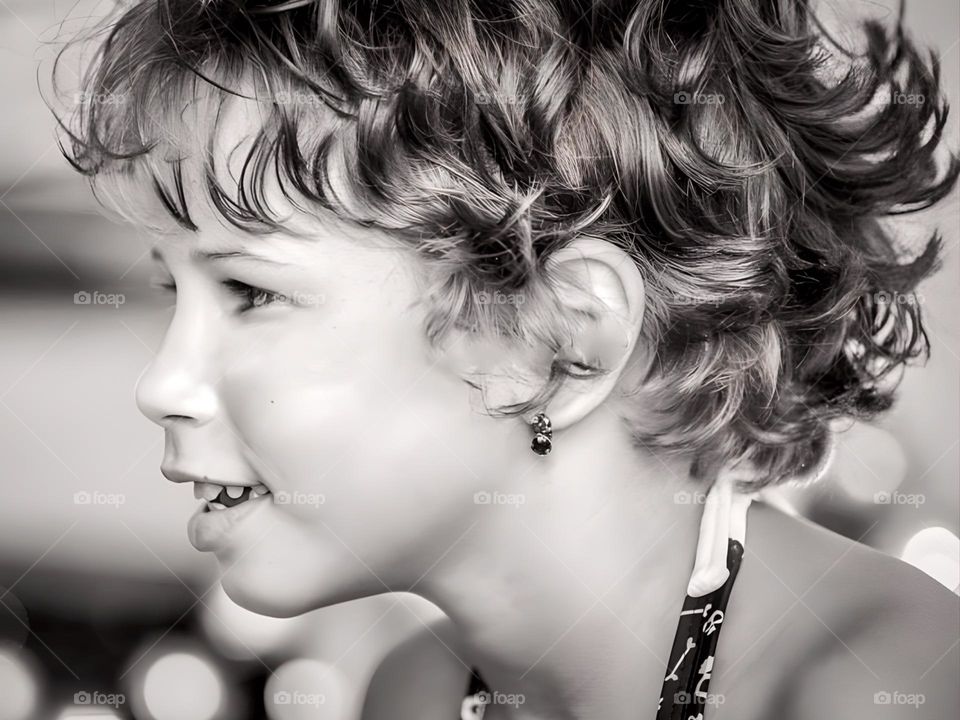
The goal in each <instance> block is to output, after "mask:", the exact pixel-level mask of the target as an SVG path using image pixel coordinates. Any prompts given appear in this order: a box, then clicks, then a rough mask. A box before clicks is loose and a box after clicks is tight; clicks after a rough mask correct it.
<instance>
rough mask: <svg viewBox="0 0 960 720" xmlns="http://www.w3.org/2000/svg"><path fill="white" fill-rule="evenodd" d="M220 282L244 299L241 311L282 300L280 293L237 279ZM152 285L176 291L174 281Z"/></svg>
mask: <svg viewBox="0 0 960 720" xmlns="http://www.w3.org/2000/svg"><path fill="white" fill-rule="evenodd" d="M220 284H221V285H222V286H223V287H224V288H226V289H227V290H228V291H229V292H230V294H231V295H233V296H235V297H238V298H240V299H241V300H245V301H246V304H245V305H243V306H242V307H241V308H240V310H239V312H241V313H244V312H247V311H249V310H253V309H255V308H260V307H265V306H266V305H271V304H273V303H275V302H280V301H282V300H283V296H282V295H278V294H277V293H272V292H270V291H269V290H264V289H263V288H258V287H254V286H253V285H247V284H246V283H244V282H240V281H239V280H223V281H221V282H220ZM154 287H157V288H160V289H162V290H166V291H168V292H172V293H176V292H177V286H176V283H172V282H156V283H154Z"/></svg>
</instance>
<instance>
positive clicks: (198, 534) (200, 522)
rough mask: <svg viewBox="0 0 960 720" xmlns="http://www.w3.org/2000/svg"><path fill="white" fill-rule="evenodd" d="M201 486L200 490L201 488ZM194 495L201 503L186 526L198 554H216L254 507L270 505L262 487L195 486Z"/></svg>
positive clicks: (269, 500)
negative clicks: (199, 552) (201, 500)
mask: <svg viewBox="0 0 960 720" xmlns="http://www.w3.org/2000/svg"><path fill="white" fill-rule="evenodd" d="M200 486H203V487H200ZM194 495H195V496H196V497H197V498H202V499H203V502H202V503H201V504H200V507H198V508H197V510H196V512H195V513H194V514H193V515H192V516H191V517H190V521H189V522H188V523H187V535H188V536H189V538H190V543H191V544H192V545H193V546H194V547H195V548H196V549H197V550H199V551H201V552H216V551H219V550H223V549H225V548H226V547H227V546H228V545H230V543H231V540H232V539H233V538H234V537H235V535H236V530H237V529H238V528H239V527H240V525H241V524H242V523H243V522H245V521H246V520H247V519H248V518H249V517H250V516H251V515H253V514H254V513H255V512H256V511H257V508H262V507H264V506H266V505H271V504H273V494H272V493H271V492H270V490H269V489H267V487H266V486H264V485H253V486H249V485H243V486H241V485H217V484H216V483H207V482H203V483H199V482H198V483H195V484H194Z"/></svg>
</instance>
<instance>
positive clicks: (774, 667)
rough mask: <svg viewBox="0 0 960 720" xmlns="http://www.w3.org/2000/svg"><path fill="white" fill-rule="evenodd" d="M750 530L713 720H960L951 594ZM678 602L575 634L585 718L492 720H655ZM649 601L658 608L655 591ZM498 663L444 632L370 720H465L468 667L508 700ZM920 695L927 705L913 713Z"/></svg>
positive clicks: (804, 536) (424, 636)
mask: <svg viewBox="0 0 960 720" xmlns="http://www.w3.org/2000/svg"><path fill="white" fill-rule="evenodd" d="M748 528H749V533H748V538H747V548H746V553H745V556H744V561H743V564H742V566H741V570H740V574H739V576H738V579H737V583H736V588H735V591H734V593H733V595H732V597H731V600H730V604H729V606H728V612H727V617H726V620H725V624H724V631H723V636H722V639H721V642H720V645H719V649H718V656H717V661H716V665H715V669H714V673H713V678H712V680H711V686H710V692H711V695H712V696H713V697H714V698H715V700H716V701H715V703H714V704H713V705H708V711H707V712H708V713H709V714H708V715H707V717H708V718H710V720H713V719H714V718H715V719H716V720H725V719H731V720H732V719H734V718H739V719H741V720H752V719H756V720H766V719H769V718H782V719H783V720H807V719H808V718H809V719H810V720H814V719H815V718H816V719H819V718H845V719H849V720H860V719H861V718H862V719H863V720H867V719H870V720H873V719H874V718H879V719H883V718H905V719H906V718H946V717H952V716H953V714H954V712H955V709H956V707H957V705H958V701H960V699H958V690H957V685H956V678H957V677H958V671H960V660H958V652H957V648H956V643H953V641H952V638H953V637H954V636H955V634H956V627H957V618H958V603H957V598H956V597H955V596H954V595H953V594H952V593H950V592H949V591H947V590H946V589H945V588H943V587H942V586H940V585H939V584H938V583H936V582H935V581H933V580H932V579H930V578H929V577H927V576H926V575H924V574H923V573H921V572H920V571H918V570H915V569H914V568H912V567H910V566H908V565H906V564H904V563H902V562H900V561H898V560H895V559H893V558H890V557H889V556H886V555H883V554H881V553H878V552H876V551H873V550H871V549H870V548H868V547H866V546H864V545H861V544H859V543H855V542H852V541H850V540H848V539H846V538H843V537H841V536H838V535H836V534H834V533H831V532H829V531H826V530H824V529H823V528H820V527H818V526H815V525H813V524H811V523H808V522H806V521H803V520H799V519H796V518H792V517H789V516H787V515H784V514H783V513H781V512H779V511H778V510H775V509H773V508H771V507H770V506H767V505H764V504H762V503H754V505H753V506H752V508H751V510H750V514H749V525H748ZM687 550H690V548H689V547H687V546H683V547H682V548H679V547H678V548H676V549H675V550H674V552H676V553H678V555H682V553H683V552H684V551H687ZM686 557H687V558H688V559H687V560H684V561H679V562H677V563H675V564H676V565H677V566H678V567H680V568H682V569H683V570H684V571H685V572H689V570H690V568H691V566H692V554H688V555H686ZM664 560H666V556H665V555H662V554H657V558H656V562H654V563H651V566H652V565H656V564H659V565H660V567H666V563H664ZM651 572H653V571H652V570H651ZM534 574H536V569H535V568H534V569H532V570H531V575H534ZM670 574H671V573H670V571H667V575H670ZM650 577H653V576H652V575H651V576H650ZM638 580H642V579H641V578H638ZM575 582H576V581H575V580H574V581H572V583H575ZM649 584H650V582H649V578H648V580H647V583H646V585H649ZM671 584H672V583H671ZM674 589H675V590H676V591H677V594H676V595H675V597H674V598H673V599H672V602H664V603H663V604H661V605H659V606H658V607H657V608H656V609H654V608H653V607H652V606H649V605H648V606H646V607H645V608H644V612H643V613H642V614H636V613H634V614H633V615H634V616H631V615H629V614H628V615H623V616H621V617H622V618H623V619H624V622H623V623H621V622H620V621H619V620H617V619H614V618H613V615H612V608H611V610H606V609H603V606H601V610H600V611H598V612H597V613H595V615H596V616H597V618H598V620H600V626H601V627H602V626H603V624H604V623H603V619H604V618H603V616H604V615H605V616H606V620H609V621H610V622H609V625H610V631H611V634H612V635H613V636H616V635H617V633H618V632H619V635H620V641H619V642H616V641H614V644H613V645H609V644H608V645H604V643H603V641H602V640H601V639H600V637H599V636H598V635H596V634H594V633H582V634H577V633H575V632H571V633H570V634H568V635H567V636H566V637H565V638H564V640H563V641H561V643H558V645H556V646H555V647H554V648H553V649H551V650H550V653H549V655H552V654H557V655H560V656H563V657H564V658H566V659H567V660H569V661H571V666H570V669H571V675H570V685H569V686H568V687H569V688H573V687H578V688H579V690H577V691H576V693H575V695H574V696H575V697H577V698H579V700H580V701H581V702H582V705H581V709H580V710H579V711H578V710H576V709H574V708H568V709H567V712H566V714H563V713H564V711H563V710H559V711H558V710H556V709H551V710H549V711H547V712H543V711H542V709H541V708H536V707H533V706H531V705H530V704H529V703H527V704H524V705H521V706H519V707H516V708H514V707H510V706H509V705H507V704H504V705H491V706H489V707H488V708H487V712H486V714H485V715H484V720H506V719H510V720H539V719H540V718H548V717H576V718H581V717H582V718H588V717H603V718H610V720H619V719H620V718H623V720H630V719H631V718H644V717H649V718H652V717H653V716H654V715H655V714H656V698H657V697H659V692H660V685H661V682H662V680H663V675H664V668H665V665H666V663H665V662H659V661H658V659H657V658H655V657H654V653H655V652H656V653H660V654H661V656H660V660H665V653H666V652H667V651H668V650H669V648H670V645H671V643H672V640H673V633H674V631H675V628H676V619H677V613H678V612H679V607H680V604H681V602H682V598H683V594H682V593H683V590H682V588H676V587H675V588H674ZM636 593H637V595H636V597H638V598H648V597H650V594H649V593H646V592H645V590H644V587H643V585H642V583H641V584H639V585H637V586H636ZM628 595H629V593H624V594H623V597H626V596H628ZM658 597H665V596H664V595H659V596H658ZM607 604H609V605H612V603H610V600H609V598H607ZM543 611H544V612H549V610H548V609H547V608H543ZM628 612H629V610H628ZM588 617H589V618H592V616H588ZM559 634H560V633H559V632H558V636H559ZM571 637H573V638H574V639H573V640H571ZM591 641H594V642H591ZM951 643H953V644H952V645H951ZM598 653H602V654H599V655H598ZM577 658H579V666H578V663H577ZM591 658H592V659H591ZM556 660H557V663H556V664H560V658H556ZM497 662H498V659H497V658H496V657H492V656H491V655H490V654H489V653H484V652H483V651H478V650H477V648H476V647H475V646H474V645H473V644H472V643H470V642H469V641H467V640H466V639H465V638H464V635H463V633H462V632H461V631H460V629H459V628H458V627H457V625H456V624H455V623H453V622H451V621H449V620H445V621H443V622H439V623H437V624H435V625H434V626H431V627H430V628H429V629H424V630H423V631H422V632H419V633H418V634H417V635H416V636H414V637H412V638H411V639H410V640H408V641H407V642H406V643H404V644H402V645H400V646H398V647H396V648H394V649H393V651H392V652H391V653H390V654H388V655H387V657H386V658H385V659H384V661H383V663H382V664H381V666H380V668H379V669H378V671H377V673H376V674H375V676H374V678H373V681H372V683H371V685H370V688H369V691H368V696H367V701H366V705H365V707H364V712H363V715H362V718H363V720H386V718H391V720H408V719H409V720H414V719H415V718H416V719H418V720H451V719H454V720H455V719H456V718H458V717H459V707H460V704H461V701H462V698H463V696H464V694H465V690H466V687H467V678H468V675H467V674H466V670H465V668H464V665H465V664H466V665H468V666H471V665H474V666H479V668H480V671H481V674H482V675H484V677H485V679H486V680H487V682H488V683H489V684H490V685H491V686H492V689H493V690H499V688H498V687H497V685H496V684H495V683H494V682H493V681H492V680H491V677H496V676H497V675H498V674H500V673H504V672H505V670H504V668H507V667H509V665H510V664H511V663H510V662H509V661H506V662H504V663H503V666H497V665H496V663H497ZM485 663H487V665H485ZM540 665H554V661H553V660H550V659H544V660H542V661H541V663H540ZM598 666H599V667H600V668H602V670H601V671H600V672H599V673H598V672H597V668H598ZM506 672H509V671H506ZM528 677H529V676H528ZM577 678H579V680H581V681H582V680H584V679H589V681H588V683H583V682H577V680H576V679H577ZM877 693H880V694H882V693H891V694H892V693H901V695H900V698H901V704H899V705H897V704H877V702H875V694H877ZM910 695H915V696H916V702H917V703H918V704H910V701H911V698H910V697H909V696H910ZM588 698H592V700H591V699H588ZM921 698H922V699H921Z"/></svg>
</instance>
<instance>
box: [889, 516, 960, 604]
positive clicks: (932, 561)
mask: <svg viewBox="0 0 960 720" xmlns="http://www.w3.org/2000/svg"><path fill="white" fill-rule="evenodd" d="M900 557H901V558H902V559H903V560H905V561H906V562H908V563H910V564H911V565H913V566H914V567H915V568H918V569H920V570H923V572H925V573H926V574H927V575H929V576H930V577H932V578H933V579H934V580H937V581H938V582H940V583H941V584H943V585H945V586H946V587H948V588H950V590H952V591H953V592H957V591H958V589H960V538H958V537H957V536H956V535H954V534H953V533H952V532H950V531H949V530H947V529H946V528H943V527H930V528H925V529H923V530H921V531H920V532H918V533H917V534H915V535H914V536H913V537H912V538H910V539H909V540H908V541H907V544H906V546H904V548H903V553H902V555H901V556H900Z"/></svg>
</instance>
